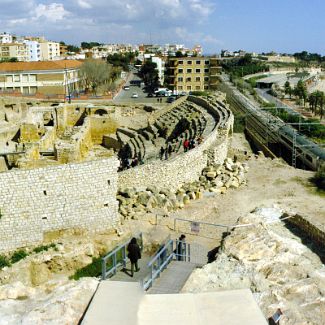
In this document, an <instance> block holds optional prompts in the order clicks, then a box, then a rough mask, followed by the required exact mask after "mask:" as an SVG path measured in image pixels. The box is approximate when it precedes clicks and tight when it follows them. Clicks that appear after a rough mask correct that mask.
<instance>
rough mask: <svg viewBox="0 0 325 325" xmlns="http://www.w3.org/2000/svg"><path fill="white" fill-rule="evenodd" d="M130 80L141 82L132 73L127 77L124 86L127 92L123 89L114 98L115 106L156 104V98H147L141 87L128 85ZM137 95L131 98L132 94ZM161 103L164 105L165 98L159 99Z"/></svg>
mask: <svg viewBox="0 0 325 325" xmlns="http://www.w3.org/2000/svg"><path fill="white" fill-rule="evenodd" d="M130 80H141V79H140V78H139V77H138V76H137V75H136V74H135V73H134V71H132V72H131V73H130V75H129V76H128V78H127V80H126V83H125V85H126V86H129V87H130V89H129V90H124V89H123V88H122V89H121V90H120V92H119V93H118V94H117V95H116V96H115V98H114V99H113V102H114V103H115V104H124V103H132V104H133V103H135V104H138V103H139V104H140V103H141V104H158V102H157V98H156V97H147V93H145V92H144V89H143V87H138V86H133V85H130ZM133 93H137V94H138V96H139V97H138V98H132V94H133ZM161 98H162V103H161V104H166V100H167V97H161Z"/></svg>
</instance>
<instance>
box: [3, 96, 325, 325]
mask: <svg viewBox="0 0 325 325" xmlns="http://www.w3.org/2000/svg"><path fill="white" fill-rule="evenodd" d="M233 124H234V116H233V114H232V112H231V110H230V108H229V105H228V104H227V100H226V96H225V94H223V93H221V92H215V93H213V94H210V96H208V97H196V96H184V97H181V98H179V99H178V100H176V101H175V102H174V103H172V104H169V105H165V106H162V107H161V106H160V107H156V106H155V105H154V104H152V105H141V104H138V105H127V104H125V105H114V104H113V103H109V102H108V103H96V102H93V103H73V104H58V103H52V102H40V101H35V102H34V101H30V100H24V99H19V100H18V99H10V98H6V99H4V98H2V99H1V102H0V130H1V134H0V148H1V150H0V171H1V172H0V182H1V187H0V193H1V197H0V212H1V214H0V216H1V217H0V233H1V238H0V253H1V254H2V255H1V257H2V259H7V260H10V258H12V257H13V256H14V254H15V252H21V251H24V252H25V253H26V256H24V258H22V259H20V260H19V261H18V262H15V263H11V265H7V266H3V267H2V269H1V270H0V285H1V287H0V288H1V289H0V299H1V307H0V319H1V320H3V321H4V324H18V323H22V324H56V323H57V324H78V323H79V322H81V323H82V324H91V321H90V318H89V319H87V317H91V316H89V315H88V316H87V313H86V314H85V311H86V309H87V306H88V304H89V302H90V300H91V298H92V297H93V295H94V293H95V296H94V297H96V293H97V294H99V293H98V286H99V284H100V283H104V282H106V280H105V281H101V280H100V277H98V276H97V277H91V276H88V277H82V278H80V279H78V280H74V279H73V278H75V277H74V275H75V274H77V272H78V270H81V269H84V268H85V267H87V265H90V264H94V263H95V262H96V260H99V263H101V260H100V258H101V257H103V256H105V255H106V254H107V253H109V252H111V251H114V249H115V248H116V247H118V246H119V245H121V244H123V243H125V242H127V241H128V240H129V239H130V238H132V237H133V236H135V235H137V234H138V233H139V232H142V234H141V236H142V238H143V258H142V260H143V263H144V264H143V266H141V272H139V276H140V275H143V277H144V278H143V279H140V278H137V279H135V281H139V280H141V281H142V282H141V283H142V285H145V284H146V283H149V284H150V285H148V288H147V287H146V289H148V293H149V295H148V296H150V293H151V294H154V293H157V294H161V293H162V292H161V291H159V290H160V289H159V285H158V284H159V281H163V276H161V279H157V281H156V282H155V283H158V284H157V285H156V284H153V282H150V281H151V280H152V279H151V280H148V278H147V274H146V273H145V270H146V267H147V263H148V262H149V263H150V260H151V259H152V258H153V257H154V256H155V254H156V253H157V251H159V249H161V248H162V247H163V246H164V245H165V244H166V243H168V242H170V240H171V239H173V240H175V239H176V238H178V237H179V235H180V234H182V233H185V234H186V242H187V243H188V244H191V262H190V263H187V264H188V265H190V266H189V267H187V271H186V272H187V277H186V279H185V280H184V282H183V283H181V284H182V285H181V287H180V288H179V289H177V291H174V292H171V293H173V294H177V293H180V292H181V293H182V294H185V296H186V295H190V294H194V295H195V294H198V293H202V292H205V293H207V292H210V293H211V292H219V293H222V292H226V291H229V292H234V295H236V294H237V293H238V294H239V295H240V294H241V293H240V292H242V294H247V292H246V293H245V290H247V289H250V292H249V297H251V298H252V301H250V303H251V305H252V306H253V307H254V304H256V306H258V307H259V308H260V309H258V308H256V309H254V311H255V314H256V315H257V316H256V317H257V319H261V318H258V317H262V319H263V321H264V320H266V319H268V318H269V317H270V316H272V314H273V313H274V312H275V311H276V310H277V309H278V308H281V310H282V312H283V313H284V315H283V317H282V320H281V324H322V323H325V318H324V315H325V281H324V278H325V273H324V272H325V271H324V265H323V262H324V255H322V254H321V253H320V252H319V250H318V248H319V247H320V245H322V244H323V243H324V238H325V228H324V223H323V220H322V219H323V218H324V216H325V212H324V197H322V196H321V194H318V193H317V192H316V190H315V189H314V188H313V187H312V186H311V185H310V184H309V181H308V179H309V178H310V177H311V175H312V172H309V171H303V170H298V169H295V168H293V167H290V166H288V165H287V164H286V163H285V162H284V161H282V160H281V159H271V158H267V157H265V156H264V155H263V154H262V153H261V152H259V153H254V152H253V151H252V149H251V147H250V145H249V143H248V142H247V140H246V139H245V136H244V135H243V134H236V133H234V132H233ZM186 140H188V142H189V143H190V145H189V148H188V147H187V146H185V145H184V143H185V141H186ZM218 225H219V226H218ZM301 233H304V236H301ZM40 247H41V248H40ZM44 247H46V249H43V248H44ZM215 247H219V249H218V253H217V255H216V260H215V262H213V263H209V264H206V262H207V261H206V260H207V252H208V251H210V250H212V249H213V248H215ZM166 251H167V249H166ZM159 256H161V255H159ZM124 257H125V256H124ZM125 259H126V257H125ZM195 259H197V260H195ZM173 263H174V265H177V261H175V262H173ZM178 263H179V264H184V262H183V263H181V262H178ZM185 264H186V263H185ZM168 269H172V267H171V266H168V267H167V270H165V271H164V272H167V271H168ZM184 272H185V271H184ZM122 273H123V274H122ZM119 274H120V275H119ZM121 274H122V275H121ZM151 275H152V273H151ZM115 277H116V279H117V280H119V281H122V282H123V281H130V279H128V276H127V275H125V274H124V272H121V271H120V270H119V271H118V272H117V274H115ZM113 279H114V277H113V278H112V280H113ZM125 279H127V280H125ZM147 280H148V281H149V282H146V281H147ZM108 282H110V283H112V282H113V281H110V280H108ZM155 290H156V291H155ZM236 290H239V291H238V292H237V291H236ZM241 290H242V291H241ZM235 291H236V292H237V293H236V292H235ZM185 296H182V297H185ZM139 299H140V298H139ZM146 299H147V300H146ZM148 299H149V298H143V297H142V298H141V299H140V300H141V302H139V301H140V300H139V301H138V302H137V305H136V309H137V310H138V311H139V314H138V317H139V318H138V320H139V324H147V323H150V322H148V318H147V323H146V322H145V320H142V321H141V319H142V318H143V317H144V315H145V311H147V308H149V306H150V303H151V301H150V299H149V300H148ZM157 299H158V295H157ZM202 299H203V298H202ZM219 299H222V298H219ZM249 299H250V298H249ZM239 300H240V299H239ZM93 304H96V299H95V298H94V299H93ZM253 307H252V308H253ZM94 308H95V307H94ZM247 308H248V307H247ZM254 308H255V307H254ZM88 312H89V313H90V314H91V312H92V305H90V307H89V308H88ZM259 313H260V314H259ZM252 315H253V313H252V314H251V317H253V316H252ZM124 316H125V315H124ZM125 317H126V316H125ZM242 317H246V316H245V315H243V316H242ZM144 318H145V317H144ZM144 318H143V319H144ZM165 321H168V319H165ZM263 321H262V322H258V320H257V321H256V324H264V323H263ZM129 324H133V323H129ZM265 324H266V321H265Z"/></svg>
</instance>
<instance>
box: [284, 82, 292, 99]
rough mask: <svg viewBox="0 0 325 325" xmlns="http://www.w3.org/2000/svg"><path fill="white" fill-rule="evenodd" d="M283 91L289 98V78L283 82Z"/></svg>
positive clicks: (290, 91)
mask: <svg viewBox="0 0 325 325" xmlns="http://www.w3.org/2000/svg"><path fill="white" fill-rule="evenodd" d="M284 93H285V94H286V95H289V96H290V99H291V95H292V88H291V85H290V82H289V80H287V81H286V82H285V84H284Z"/></svg>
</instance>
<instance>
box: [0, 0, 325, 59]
mask: <svg viewBox="0 0 325 325" xmlns="http://www.w3.org/2000/svg"><path fill="white" fill-rule="evenodd" d="M324 13H325V1H324V0H268V1H265V0H54V1H53V0H18V1H17V0H14V1H13V0H0V32H8V33H14V34H17V35H22V36H29V35H33V36H36V35H37V36H45V37H46V38H47V39H50V40H54V41H65V42H66V43H68V44H74V45H80V42H82V41H88V42H89V41H96V42H99V43H131V44H140V43H145V44H151V43H155V44H165V43H173V44H175V43H177V44H184V45H185V46H187V47H192V46H194V45H195V44H200V45H202V47H203V51H204V53H205V54H214V53H219V52H220V50H221V49H228V50H239V49H243V50H246V51H250V52H258V53H260V52H270V51H276V52H278V53H294V52H299V51H303V50H306V51H308V52H317V53H320V54H323V55H325V19H324Z"/></svg>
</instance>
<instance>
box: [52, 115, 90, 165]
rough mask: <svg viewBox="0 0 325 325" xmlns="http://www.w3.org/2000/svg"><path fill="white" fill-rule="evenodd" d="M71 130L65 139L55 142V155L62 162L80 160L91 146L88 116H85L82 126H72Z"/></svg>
mask: <svg viewBox="0 0 325 325" xmlns="http://www.w3.org/2000/svg"><path fill="white" fill-rule="evenodd" d="M71 132H72V133H71V134H70V135H68V136H67V139H60V140H58V141H57V142H56V143H55V157H56V160H57V161H58V162H60V163H62V164H66V163H73V162H79V161H81V160H82V159H83V158H84V157H85V156H86V155H87V154H88V151H89V148H91V146H92V139H91V125H90V119H89V117H87V118H85V120H84V123H83V125H82V126H80V127H75V128H72V129H71Z"/></svg>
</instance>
